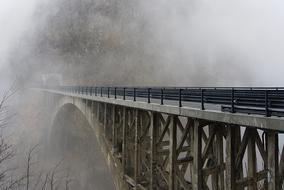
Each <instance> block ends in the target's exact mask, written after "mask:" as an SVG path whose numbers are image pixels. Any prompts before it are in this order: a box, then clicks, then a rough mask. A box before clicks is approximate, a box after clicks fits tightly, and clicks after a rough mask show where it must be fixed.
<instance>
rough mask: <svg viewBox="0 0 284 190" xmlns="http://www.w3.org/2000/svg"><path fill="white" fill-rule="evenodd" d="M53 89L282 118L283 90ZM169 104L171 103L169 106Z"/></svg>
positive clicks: (173, 88)
mask: <svg viewBox="0 0 284 190" xmlns="http://www.w3.org/2000/svg"><path fill="white" fill-rule="evenodd" d="M55 89H56V90H60V91H64V92H68V93H75V94H84V95H89V96H101V97H108V98H115V99H123V100H127V99H129V100H133V101H144V102H147V103H151V102H153V100H158V101H157V103H160V104H162V105H163V104H167V103H166V102H165V101H170V102H173V103H174V102H176V105H177V106H179V107H182V106H188V107H190V105H186V103H189V102H191V103H200V109H201V110H206V107H207V106H208V105H210V104H211V105H212V104H213V105H218V106H220V109H221V111H224V112H231V113H246V114H258V115H265V116H266V117H270V116H278V117H284V88H245V87H234V88H212V87H210V88H186V87H183V88H175V87H151V88H146V87H85V86H63V87H56V88H55ZM171 104H172V103H171Z"/></svg>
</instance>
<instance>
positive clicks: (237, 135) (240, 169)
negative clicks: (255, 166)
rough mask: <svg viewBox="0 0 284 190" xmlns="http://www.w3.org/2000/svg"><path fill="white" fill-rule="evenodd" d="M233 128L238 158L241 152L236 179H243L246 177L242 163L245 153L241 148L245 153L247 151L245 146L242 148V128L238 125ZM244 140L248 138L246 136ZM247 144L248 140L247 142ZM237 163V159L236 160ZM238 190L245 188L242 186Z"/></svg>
mask: <svg viewBox="0 0 284 190" xmlns="http://www.w3.org/2000/svg"><path fill="white" fill-rule="evenodd" d="M231 127H234V134H235V155H236V156H237V155H238V153H239V152H241V154H240V157H241V158H240V162H239V163H238V167H236V172H237V173H236V174H235V177H236V179H242V178H243V177H244V172H243V162H242V159H243V158H242V157H243V154H244V152H242V151H240V150H241V148H243V147H244V151H245V146H241V144H242V134H241V127H240V126H238V125H233V126H231ZM244 138H246V136H244ZM245 141H246V142H247V140H245ZM243 145H246V143H244V144H243ZM236 161H237V159H236ZM237 189H238V190H243V189H244V188H243V187H241V186H238V187H237Z"/></svg>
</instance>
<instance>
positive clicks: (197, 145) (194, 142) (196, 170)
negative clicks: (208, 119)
mask: <svg viewBox="0 0 284 190" xmlns="http://www.w3.org/2000/svg"><path fill="white" fill-rule="evenodd" d="M190 134H191V138H190V139H191V146H192V149H191V151H192V156H193V164H192V169H191V170H192V189H193V190H199V189H202V173H201V172H202V171H201V170H202V159H201V158H202V157H201V154H202V152H201V150H202V135H201V128H200V126H199V121H198V120H196V119H195V120H194V124H193V126H192V127H191V132H190Z"/></svg>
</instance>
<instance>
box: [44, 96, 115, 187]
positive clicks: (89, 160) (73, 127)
mask: <svg viewBox="0 0 284 190" xmlns="http://www.w3.org/2000/svg"><path fill="white" fill-rule="evenodd" d="M95 127H96V126H95V122H94V119H93V114H92V110H91V107H89V106H87V105H86V102H84V100H80V99H74V98H70V97H60V98H58V99H57V101H56V106H55V112H53V116H52V125H51V127H50V129H49V132H48V133H49V134H48V144H49V145H50V146H49V147H50V148H51V150H52V151H50V150H49V152H50V153H51V154H53V155H56V157H58V155H61V156H62V157H63V158H64V161H66V160H67V164H69V165H71V166H72V167H73V168H72V170H73V171H75V172H74V173H76V174H77V176H75V177H76V178H78V182H79V183H81V184H80V186H76V187H74V189H75V188H77V189H84V190H89V189H90V190H91V189H92V190H93V189H94V190H113V189H115V187H114V184H113V183H112V182H113V179H112V175H111V172H110V171H109V169H108V166H107V164H106V162H105V159H104V156H103V153H102V152H101V148H100V146H99V144H98V142H97V139H96V135H97V134H96V129H95ZM50 148H49V149H50Z"/></svg>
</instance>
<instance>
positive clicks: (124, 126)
mask: <svg viewBox="0 0 284 190" xmlns="http://www.w3.org/2000/svg"><path fill="white" fill-rule="evenodd" d="M126 113H127V110H126V107H123V113H122V122H123V124H122V170H123V176H124V175H125V174H126V161H127V160H126V152H127V129H128V126H127V125H128V122H127V116H126Z"/></svg>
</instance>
